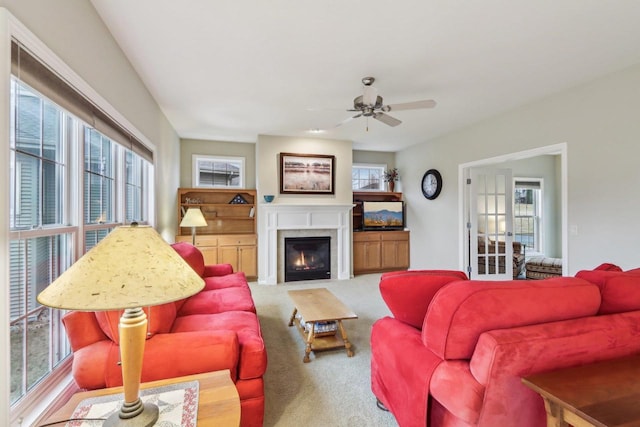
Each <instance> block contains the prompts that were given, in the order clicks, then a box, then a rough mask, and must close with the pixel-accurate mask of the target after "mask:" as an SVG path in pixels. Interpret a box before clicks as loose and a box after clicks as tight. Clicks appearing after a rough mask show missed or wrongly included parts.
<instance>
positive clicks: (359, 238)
mask: <svg viewBox="0 0 640 427" xmlns="http://www.w3.org/2000/svg"><path fill="white" fill-rule="evenodd" d="M401 200H402V193H394V192H386V191H358V192H354V193H353V204H354V207H353V231H354V232H353V274H362V273H375V272H383V271H393V270H406V269H407V268H409V231H406V230H397V231H391V230H385V231H363V230H362V228H363V227H362V202H365V201H384V202H395V201H401Z"/></svg>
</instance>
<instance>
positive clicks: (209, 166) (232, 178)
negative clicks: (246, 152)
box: [193, 154, 244, 188]
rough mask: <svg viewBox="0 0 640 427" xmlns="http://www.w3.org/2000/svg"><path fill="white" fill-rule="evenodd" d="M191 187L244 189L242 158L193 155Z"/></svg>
mask: <svg viewBox="0 0 640 427" xmlns="http://www.w3.org/2000/svg"><path fill="white" fill-rule="evenodd" d="M193 186H194V187H209V188H212V187H217V188H243V187H244V157H224V156H216V157H212V156H203V155H199V154H194V155H193Z"/></svg>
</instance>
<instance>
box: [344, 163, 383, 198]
mask: <svg viewBox="0 0 640 427" xmlns="http://www.w3.org/2000/svg"><path fill="white" fill-rule="evenodd" d="M355 169H377V170H379V171H380V183H379V185H378V188H354V187H353V172H354V171H355ZM386 170H387V164H386V163H352V165H351V190H352V191H356V192H361V191H371V192H376V191H385V184H384V183H385V181H384V172H385V171H386Z"/></svg>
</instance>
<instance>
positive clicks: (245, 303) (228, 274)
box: [62, 243, 267, 427]
mask: <svg viewBox="0 0 640 427" xmlns="http://www.w3.org/2000/svg"><path fill="white" fill-rule="evenodd" d="M172 246H173V248H174V249H175V250H176V251H177V252H178V253H179V254H180V255H181V256H182V257H183V258H184V259H185V260H186V261H187V262H188V263H189V264H190V265H191V266H192V267H193V269H194V270H195V271H196V272H197V273H198V274H199V275H200V276H201V277H203V279H204V281H205V287H204V289H203V290H202V291H201V292H199V293H198V294H196V295H193V296H191V297H189V298H186V299H184V300H181V301H177V302H174V303H169V304H164V305H160V306H154V307H150V308H145V312H146V313H147V318H148V322H149V323H148V329H149V332H148V338H147V342H146V345H145V353H144V361H143V368H142V381H144V382H146V381H154V380H160V379H165V378H174V377H179V376H184V375H191V374H199V373H204V372H210V371H217V370H221V369H229V370H230V371H231V376H232V379H233V381H234V382H235V384H236V387H237V389H238V394H239V395H240V405H241V409H242V412H241V425H242V426H243V427H249V426H251V427H253V426H262V423H263V418H264V383H263V375H264V373H265V371H266V367H267V353H266V350H265V347H264V341H263V339H262V333H261V330H260V323H259V321H258V317H257V315H256V309H255V305H254V303H253V299H252V297H251V290H250V288H249V285H248V283H247V280H246V278H245V276H244V273H241V272H236V273H234V272H233V269H232V267H231V266H230V265H228V264H220V265H207V266H205V264H204V259H203V257H202V253H200V251H199V250H198V249H197V248H195V247H194V246H192V245H191V244H189V243H176V244H174V245H172ZM120 315H121V312H119V311H102V312H82V311H72V312H69V313H67V314H66V315H65V316H64V317H63V319H62V321H63V324H64V326H65V329H66V332H67V335H68V337H69V341H70V343H71V348H72V350H73V368H72V370H73V377H74V379H75V381H76V383H77V384H78V387H80V388H82V389H98V388H105V387H114V386H118V385H122V373H121V369H120V366H119V365H118V361H119V360H120V348H119V345H118V342H119V341H118V339H119V337H118V322H119V319H120Z"/></svg>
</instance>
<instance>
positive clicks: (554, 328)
mask: <svg viewBox="0 0 640 427" xmlns="http://www.w3.org/2000/svg"><path fill="white" fill-rule="evenodd" d="M611 269H614V268H611ZM614 270H615V269H614ZM618 270H619V269H618ZM380 292H381V295H382V297H383V299H384V300H385V302H386V304H387V305H388V307H389V309H390V311H391V313H392V314H393V317H391V316H388V317H384V318H382V319H379V320H378V321H376V322H375V323H374V325H373V327H372V330H371V387H372V391H373V393H374V395H375V396H376V397H377V399H378V400H379V401H380V403H382V405H384V406H385V407H386V408H387V409H389V410H390V411H391V412H392V413H393V414H394V416H395V417H396V420H397V421H398V424H399V425H400V426H401V427H413V426H433V427H468V426H485V427H495V426H515V425H517V426H519V427H542V426H545V425H546V415H545V414H546V413H545V409H544V405H543V402H542V399H541V398H540V396H539V395H538V394H537V393H535V392H534V391H532V390H531V389H529V388H527V387H526V386H524V385H523V384H522V382H521V378H522V377H524V376H527V375H530V374H533V373H537V372H543V371H549V370H553V369H558V368H562V367H568V366H575V365H580V364H585V363H590V362H594V361H598V360H605V359H611V358H616V357H621V356H626V355H630V354H637V353H640V271H638V270H632V271H629V272H622V271H604V270H592V271H582V272H579V273H578V274H577V275H576V277H560V278H550V279H546V280H537V281H524V280H513V281H504V282H486V281H471V280H467V278H466V275H465V274H464V273H462V272H458V271H407V272H401V273H394V274H383V275H382V276H381V280H380Z"/></svg>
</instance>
